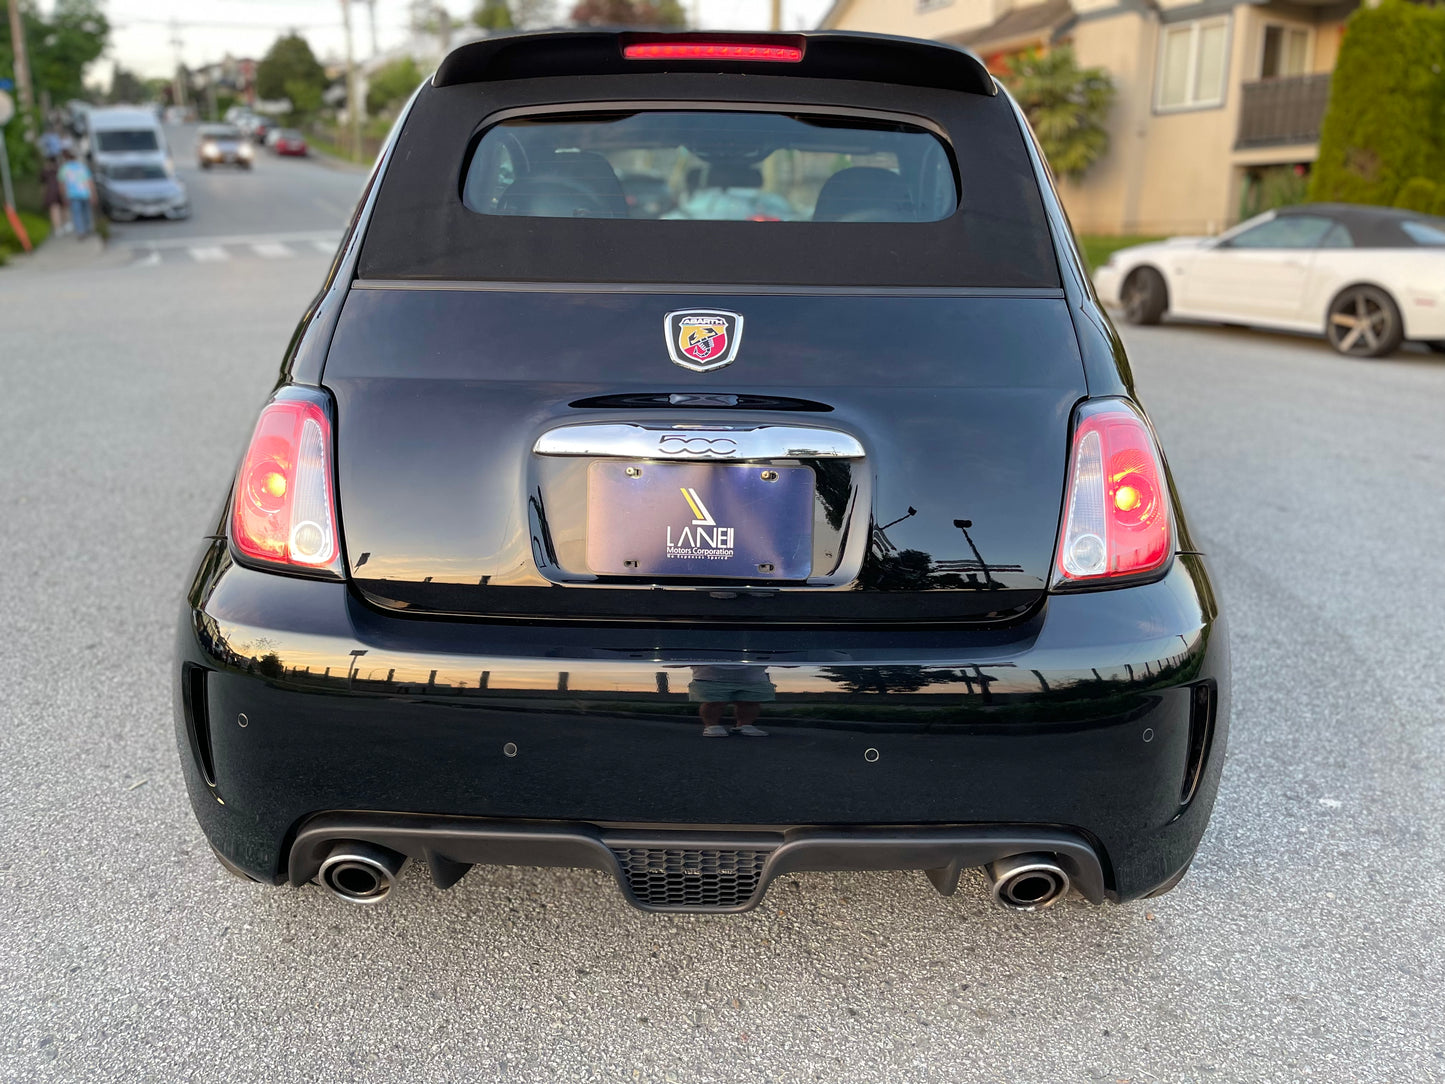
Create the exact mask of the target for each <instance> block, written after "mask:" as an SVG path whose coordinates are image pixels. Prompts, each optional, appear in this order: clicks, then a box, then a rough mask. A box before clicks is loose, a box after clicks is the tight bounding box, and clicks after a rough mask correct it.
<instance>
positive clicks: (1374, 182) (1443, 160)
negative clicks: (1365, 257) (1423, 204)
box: [1310, 0, 1445, 206]
mask: <svg viewBox="0 0 1445 1084" xmlns="http://www.w3.org/2000/svg"><path fill="white" fill-rule="evenodd" d="M1442 73H1445V8H1436V7H1423V6H1419V5H1416V4H1411V3H1407V2H1406V0H1381V3H1380V6H1379V7H1375V8H1369V7H1361V8H1360V9H1359V10H1357V11H1356V12H1355V13H1354V14H1353V15H1352V16H1351V17H1350V21H1349V23H1348V24H1347V26H1346V31H1345V37H1344V41H1343V42H1342V43H1341V45H1340V55H1339V60H1338V62H1337V63H1336V65H1335V73H1334V78H1333V79H1332V80H1331V83H1330V103H1329V107H1328V109H1327V110H1326V111H1325V119H1324V125H1323V128H1322V130H1321V132H1320V154H1319V160H1318V161H1317V162H1316V163H1315V168H1314V173H1313V175H1312V177H1311V183H1310V199H1312V200H1341V201H1344V202H1348V203H1373V204H1381V205H1385V206H1389V205H1392V204H1394V203H1395V201H1396V199H1397V198H1398V197H1400V196H1401V195H1402V190H1403V189H1404V188H1405V186H1406V185H1407V183H1409V182H1412V181H1413V180H1415V179H1417V178H1418V179H1421V180H1426V181H1429V182H1432V183H1433V180H1434V178H1439V177H1445V139H1442V136H1441V132H1442V125H1445V74H1442ZM1421 194H1422V193H1421V192H1420V189H1419V186H1416V187H1415V188H1414V189H1412V191H1411V192H1410V193H1406V194H1405V195H1406V198H1408V199H1410V200H1412V201H1414V200H1417V199H1418V198H1420V196H1421Z"/></svg>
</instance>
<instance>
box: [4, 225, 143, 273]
mask: <svg viewBox="0 0 1445 1084" xmlns="http://www.w3.org/2000/svg"><path fill="white" fill-rule="evenodd" d="M132 258H133V255H132V253H131V251H130V249H129V247H128V246H126V245H110V246H107V245H106V244H105V243H104V242H103V241H101V239H100V237H99V236H97V235H96V234H91V235H90V236H89V237H87V238H86V239H85V240H83V241H80V240H77V239H76V238H74V237H70V236H66V237H57V236H55V235H53V234H52V235H51V236H50V237H47V238H46V239H45V243H44V244H42V245H41V246H40V247H39V248H37V249H36V250H35V251H34V252H28V253H23V254H19V255H15V256H12V257H11V258H10V262H9V263H8V264H7V265H6V266H5V267H4V268H0V277H3V276H4V275H5V274H6V273H7V272H10V273H13V272H16V271H80V270H88V269H90V268H95V267H118V266H120V265H121V264H125V263H129V262H130V261H131V259H132Z"/></svg>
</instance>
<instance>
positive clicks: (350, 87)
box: [341, 0, 361, 162]
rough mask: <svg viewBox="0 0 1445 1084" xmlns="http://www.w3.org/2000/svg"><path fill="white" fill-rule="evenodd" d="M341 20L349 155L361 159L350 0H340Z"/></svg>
mask: <svg viewBox="0 0 1445 1084" xmlns="http://www.w3.org/2000/svg"><path fill="white" fill-rule="evenodd" d="M341 22H342V24H343V25H344V26H345V27H346V118H347V120H348V121H349V122H350V123H351V157H352V160H353V161H356V162H360V161H361V100H360V99H361V95H360V94H358V93H357V86H356V52H355V48H354V46H353V44H352V40H351V0H341Z"/></svg>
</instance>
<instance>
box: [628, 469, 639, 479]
mask: <svg viewBox="0 0 1445 1084" xmlns="http://www.w3.org/2000/svg"><path fill="white" fill-rule="evenodd" d="M627 477H629V478H641V477H642V468H641V467H628V468H627Z"/></svg>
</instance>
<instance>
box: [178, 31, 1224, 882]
mask: <svg viewBox="0 0 1445 1084" xmlns="http://www.w3.org/2000/svg"><path fill="white" fill-rule="evenodd" d="M629 173H631V174H637V173H648V174H654V175H658V176H666V177H669V178H675V179H676V181H677V182H678V187H677V191H679V192H684V193H686V197H687V206H688V213H687V216H686V217H672V216H670V215H669V214H666V213H661V212H660V213H659V217H654V218H648V217H645V216H639V205H638V204H635V203H632V204H630V203H629V201H628V199H627V197H626V190H625V188H624V186H623V185H622V183H621V182H620V180H619V177H620V176H622V175H624V174H629ZM1228 673H1229V669H1228V649H1227V640H1226V636H1225V628H1224V622H1223V618H1222V617H1221V615H1220V612H1219V607H1218V603H1217V601H1216V597H1215V593H1214V590H1213V588H1212V587H1211V585H1210V580H1209V576H1208V573H1207V572H1206V568H1205V562H1204V558H1203V556H1202V555H1201V554H1200V552H1199V549H1198V546H1197V545H1196V543H1195V542H1194V541H1193V539H1192V538H1191V536H1190V533H1189V528H1188V527H1187V525H1186V523H1185V520H1184V516H1183V513H1182V510H1181V507H1180V504H1179V501H1178V497H1177V495H1176V493H1175V490H1174V487H1173V485H1172V484H1171V481H1170V476H1169V472H1168V468H1167V465H1166V463H1165V461H1164V458H1163V456H1162V454H1161V452H1160V450H1159V447H1158V444H1157V442H1156V439H1155V437H1154V434H1153V431H1152V429H1151V427H1150V425H1149V422H1148V420H1147V418H1146V416H1145V414H1144V412H1143V409H1142V408H1141V407H1140V405H1139V403H1138V401H1137V399H1136V398H1135V395H1134V390H1133V382H1132V378H1131V376H1130V371H1129V366H1128V362H1127V360H1126V358H1125V355H1124V351H1123V348H1122V346H1121V345H1120V342H1119V339H1118V338H1117V337H1116V336H1115V334H1114V332H1113V330H1112V328H1111V325H1110V323H1109V321H1108V319H1107V317H1106V316H1105V315H1104V313H1103V312H1102V311H1101V309H1100V307H1099V305H1098V303H1097V301H1096V299H1095V297H1094V295H1093V293H1092V292H1091V289H1090V286H1089V284H1088V281H1087V279H1086V277H1085V273H1084V270H1083V265H1082V263H1081V261H1080V258H1079V255H1078V253H1077V251H1076V249H1075V245H1074V241H1073V239H1072V236H1071V234H1070V231H1069V227H1068V225H1067V222H1066V220H1065V218H1064V215H1063V212H1062V210H1061V208H1060V206H1059V203H1058V199H1057V197H1056V196H1055V193H1054V191H1053V188H1052V186H1051V183H1050V180H1049V174H1048V172H1047V169H1046V167H1045V165H1044V163H1043V161H1042V159H1041V158H1040V155H1039V151H1038V148H1037V145H1036V144H1035V142H1034V140H1033V137H1032V136H1031V134H1030V132H1029V130H1028V127H1027V125H1026V124H1025V122H1024V121H1023V119H1022V116H1021V114H1020V112H1019V111H1018V109H1017V107H1016V106H1015V105H1014V104H1013V102H1012V101H1011V99H1010V98H1009V97H1008V96H1007V95H1006V94H1004V93H1003V92H1002V91H1001V90H999V88H998V87H997V85H996V84H995V82H994V80H993V79H992V78H991V77H990V76H989V74H988V72H987V71H986V70H985V69H984V67H983V65H982V64H981V63H980V62H979V61H978V60H977V59H976V58H974V57H973V56H972V55H970V54H968V53H966V52H963V51H961V50H959V49H956V48H953V47H950V46H946V45H941V44H938V43H934V42H923V41H912V40H906V39H900V38H888V37H875V36H869V35H856V34H843V33H832V32H820V33H812V34H795V35H743V34H696V33H694V34H685V33H683V34H657V33H626V32H623V33H613V32H602V31H575V32H557V33H545V34H524V35H517V36H509V37H491V38H488V39H486V40H484V41H480V42H476V43H472V44H469V45H466V46H463V47H462V48H460V49H458V50H456V51H455V52H453V53H452V54H451V55H450V56H449V57H448V58H447V59H446V60H445V61H444V62H443V63H442V65H441V66H440V68H439V69H438V71H437V73H436V75H435V76H434V77H433V78H432V79H431V80H430V81H429V82H427V83H426V84H425V85H424V86H423V87H422V88H421V89H420V90H419V91H418V92H417V94H416V96H415V97H414V98H413V100H412V101H411V103H410V104H409V105H408V107H407V108H406V110H405V111H404V113H403V115H402V117H401V119H400V120H399V121H398V122H397V124H396V128H395V130H394V132H393V135H392V136H391V138H390V140H389V142H388V144H387V146H386V147H385V148H384V150H383V152H382V154H381V156H380V158H379V160H378V164H377V167H376V169H375V171H374V172H373V174H372V177H371V179H370V181H369V182H368V185H367V187H366V189H365V193H364V195H363V198H362V200H361V202H360V204H359V206H358V209H357V212H356V215H355V217H354V219H353V220H352V223H351V226H350V229H349V232H348V234H347V237H346V239H345V241H344V243H343V246H342V248H341V250H340V253H339V255H338V258H337V260H336V262H335V264H334V266H333V267H332V270H331V273H330V275H329V277H328V279H327V281H326V283H325V285H324V287H323V289H322V291H321V293H320V294H319V295H318V296H317V297H316V299H315V300H314V302H313V303H312V305H311V307H310V308H309V309H308V311H307V314H306V316H305V318H304V319H303V320H302V322H301V325H300V327H299V329H298V331H297V334H296V335H295V337H294V339H293V341H292V344H291V346H290V348H289V351H288V353H287V355H286V358H285V361H284V364H283V367H282V376H281V380H280V383H279V386H278V387H277V388H276V390H275V393H274V395H273V396H272V398H271V400H270V402H269V403H268V404H267V405H266V406H265V407H264V409H263V410H262V412H261V415H260V419H259V421H258V423H257V425H256V429H255V433H254V436H253V437H252V439H251V442H250V445H249V447H248V449H247V450H246V452H245V454H244V456H243V458H242V461H241V465H240V469H239V471H238V474H237V478H236V482H235V486H234V489H233V491H232V493H231V495H230V498H229V500H228V502H227V504H226V507H225V509H224V511H223V512H222V514H221V515H220V517H219V519H218V521H217V522H216V524H215V526H214V528H213V529H212V531H211V532H210V534H209V536H208V537H207V539H206V541H205V543H204V547H203V551H202V554H201V556H200V559H199V563H198V566H197V568H196V570H195V573H194V576H193V580H192V583H191V587H190V590H189V592H188V596H187V601H186V604H185V607H184V611H183V616H182V621H181V626H180V634H179V649H178V659H177V672H176V679H177V688H176V699H175V702H176V707H177V711H176V725H177V734H178V738H179V742H180V749H181V761H182V764H183V767H184V770H185V775H186V780H187V783H188V785H189V788H190V792H191V796H192V799H193V804H194V807H195V810H196V814H197V816H198V817H199V819H200V822H201V825H202V827H203V828H204V830H205V833H206V835H207V836H208V837H209V839H210V841H211V843H212V845H213V846H214V848H215V850H216V852H217V854H218V856H219V857H220V859H221V861H222V862H223V863H224V864H225V865H227V866H228V867H229V868H231V869H232V870H233V871H234V872H239V873H241V874H244V875H245V876H248V877H251V878H254V879H256V880H258V881H265V882H276V883H280V882H282V881H289V882H290V883H292V884H294V885H304V884H306V883H307V882H310V881H312V880H313V879H314V880H319V881H320V882H321V883H322V884H323V885H325V886H326V887H328V888H329V889H331V890H332V891H333V892H334V893H336V894H337V895H339V896H341V897H343V898H345V899H349V900H353V901H356V902H364V903H370V902H375V901H377V900H380V899H382V898H383V897H385V896H386V895H387V894H388V893H389V891H390V890H391V888H392V886H393V883H394V881H395V878H396V877H397V874H398V871H399V870H400V868H401V866H402V865H403V863H404V862H405V861H406V860H407V859H413V860H415V861H416V862H418V863H420V864H423V865H425V866H426V867H427V868H428V869H429V871H430V873H431V876H432V878H433V880H434V881H435V883H436V885H438V886H440V887H443V888H445V887H447V886H450V885H452V884H453V883H455V882H456V881H457V880H458V879H459V878H460V877H462V876H463V875H464V874H465V873H466V872H467V870H468V869H469V868H470V867H471V866H472V865H474V864H478V863H482V864H487V863H500V864H526V865H539V866H579V867H594V868H597V869H602V870H607V871H610V872H611V873H612V874H613V875H615V876H616V878H617V881H618V884H619V886H620V887H621V890H622V892H623V894H624V895H625V897H626V898H627V899H628V900H629V901H630V902H632V903H633V904H635V905H637V906H639V907H642V908H645V909H648V910H658V911H742V910H746V909H748V908H750V907H752V906H755V905H756V904H757V903H758V902H759V900H760V898H761V897H762V895H763V893H764V891H765V890H766V887H767V885H768V883H769V881H770V880H771V879H773V878H775V877H777V876H778V875H780V874H782V873H785V872H793V871H798V870H838V869H870V870H922V871H924V872H925V873H927V875H928V879H929V880H930V881H931V882H932V883H933V885H934V886H935V887H936V888H937V889H938V890H939V891H940V892H942V893H944V894H951V893H952V892H953V891H954V890H955V888H956V887H957V885H958V883H959V875H960V871H961V870H964V869H967V868H973V867H982V868H983V869H984V870H985V871H986V872H987V875H988V877H989V878H990V881H991V883H992V890H993V894H994V896H995V897H996V898H997V899H998V900H999V901H1000V902H1002V903H1003V904H1005V905H1006V906H1009V907H1012V908H1016V909H1019V910H1025V911H1028V910H1037V909H1039V908H1042V907H1045V906H1047V905H1049V904H1050V903H1053V902H1054V901H1055V900H1057V899H1059V898H1061V897H1063V896H1065V895H1066V894H1067V893H1069V892H1071V891H1072V892H1077V893H1078V894H1079V895H1080V896H1082V897H1083V898H1084V899H1086V900H1089V901H1091V902H1094V903H1100V902H1102V901H1104V900H1115V901H1124V900H1131V899H1137V898H1139V897H1142V896H1149V895H1154V894H1158V893H1160V892H1163V891H1166V890H1167V889H1169V888H1171V887H1172V886H1173V885H1174V884H1176V883H1177V882H1178V881H1179V879H1180V878H1181V877H1182V876H1183V874H1184V872H1185V870H1186V869H1187V867H1188V866H1189V863H1190V861H1191V859H1192V858H1193V856H1194V853H1195V850H1196V848H1197V847H1198V845H1199V842H1200V838H1201V836H1202V834H1203V832H1204V829H1205V824H1206V821H1207V819H1208V817H1209V813H1210V809H1211V806H1212V805H1213V802H1214V797H1215V791H1216V788H1217V786H1218V782H1219V773H1220V766H1221V762H1222V760H1223V754H1224V744H1225V732H1226V726H1227V718H1228V703H1229V684H1228Z"/></svg>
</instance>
